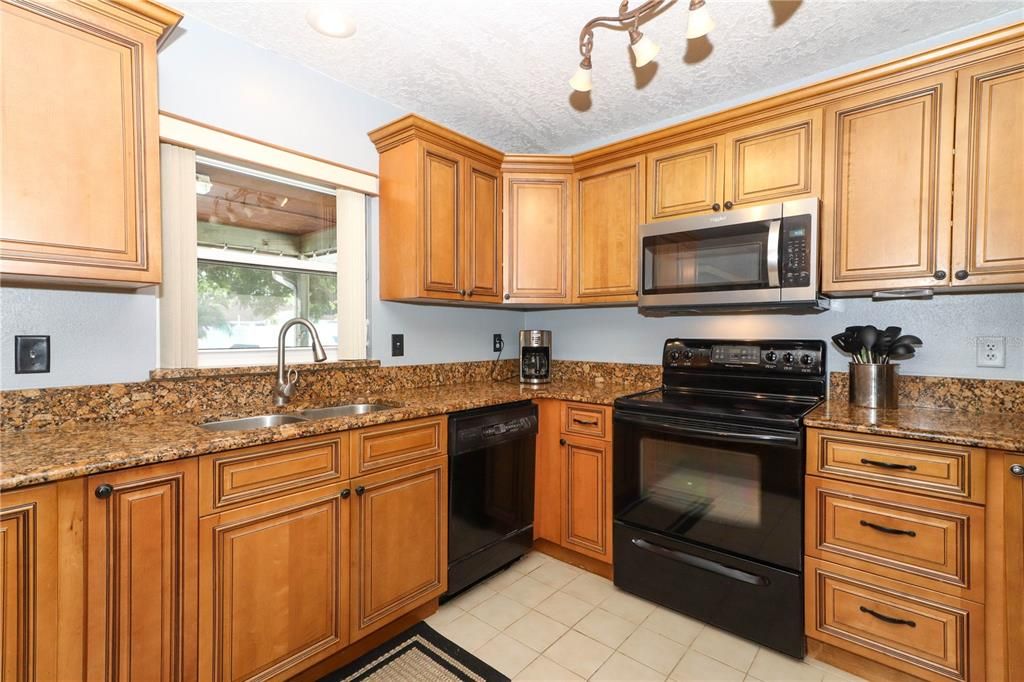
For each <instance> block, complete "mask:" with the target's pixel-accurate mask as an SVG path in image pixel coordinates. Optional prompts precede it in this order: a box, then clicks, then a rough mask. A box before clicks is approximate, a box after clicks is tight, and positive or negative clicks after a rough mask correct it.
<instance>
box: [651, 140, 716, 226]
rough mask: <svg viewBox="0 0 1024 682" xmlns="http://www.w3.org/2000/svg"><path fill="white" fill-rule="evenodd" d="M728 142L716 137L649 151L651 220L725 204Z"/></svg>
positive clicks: (701, 211)
mask: <svg viewBox="0 0 1024 682" xmlns="http://www.w3.org/2000/svg"><path fill="white" fill-rule="evenodd" d="M724 144H725V141H724V138H721V137H714V138H710V139H705V140H697V141H694V142H687V143H685V144H682V145H679V146H677V147H672V148H670V149H665V150H661V151H657V152H654V153H652V154H648V155H647V177H648V178H649V180H648V182H649V183H650V199H649V203H648V206H647V220H649V221H651V222H654V221H657V220H664V219H666V218H675V217H678V216H682V215H689V214H691V213H704V212H706V211H711V210H712V206H713V205H714V204H715V203H716V202H718V203H721V200H722V166H721V163H722V160H721V159H722V147H723V145H724Z"/></svg>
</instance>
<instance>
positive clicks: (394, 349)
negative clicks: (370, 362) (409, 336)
mask: <svg viewBox="0 0 1024 682" xmlns="http://www.w3.org/2000/svg"><path fill="white" fill-rule="evenodd" d="M403 355H405V334H392V335H391V357H393V358H400V357H402V356H403Z"/></svg>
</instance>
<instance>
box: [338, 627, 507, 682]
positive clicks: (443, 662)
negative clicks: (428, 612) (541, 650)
mask: <svg viewBox="0 0 1024 682" xmlns="http://www.w3.org/2000/svg"><path fill="white" fill-rule="evenodd" d="M364 681H366V682H421V681H422V682H509V679H508V678H507V677H505V676H504V675H502V674H501V673H500V672H498V671H497V670H495V669H494V668H492V667H491V666H489V665H487V664H486V663H484V662H483V661H481V660H480V659H479V658H477V657H476V656H474V655H473V654H471V653H469V652H468V651H466V650H465V649H463V648H462V647H460V646H459V645H458V644H456V643H455V642H452V641H450V640H448V639H445V638H444V637H442V636H441V635H439V634H438V633H437V632H436V631H434V630H433V629H432V628H431V627H430V626H429V625H427V624H426V623H417V624H416V625H414V626H412V627H411V628H409V629H408V630H406V631H405V632H403V633H401V634H400V635H397V636H396V637H393V638H391V639H389V640H388V641H387V642H385V643H384V644H381V645H380V646H379V647H377V648H376V649H374V650H373V651H370V652H369V653H367V654H364V655H363V656H361V657H359V658H357V659H356V660H355V661H353V662H352V663H349V664H348V665H347V666H345V667H344V668H341V669H339V670H335V671H334V672H332V673H330V674H328V675H325V676H324V677H321V678H320V682H364Z"/></svg>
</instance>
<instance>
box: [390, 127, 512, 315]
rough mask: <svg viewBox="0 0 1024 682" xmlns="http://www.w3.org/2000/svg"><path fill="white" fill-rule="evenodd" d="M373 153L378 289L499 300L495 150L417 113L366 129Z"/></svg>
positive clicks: (398, 295)
mask: <svg viewBox="0 0 1024 682" xmlns="http://www.w3.org/2000/svg"><path fill="white" fill-rule="evenodd" d="M370 138H371V140H373V142H374V144H375V145H376V146H377V150H378V152H380V192H381V201H380V271H381V272H380V296H381V298H382V299H384V300H391V301H417V300H433V301H457V302H480V303H496V302H499V301H500V300H501V291H500V288H501V264H502V260H501V249H502V245H501V217H500V210H501V184H500V181H499V170H498V169H499V167H500V165H501V159H502V155H501V154H500V153H499V152H497V151H496V150H494V149H491V148H490V147H487V146H485V145H482V144H480V143H478V142H476V141H474V140H471V139H470V138H467V137H464V136H462V135H459V134H458V133H455V132H453V131H451V130H448V129H447V128H444V127H442V126H439V125H437V124H434V123H431V122H430V121H427V120H425V119H422V118H420V117H418V116H414V115H410V116H406V117H404V118H402V119H399V120H398V121H395V122H394V123H391V124H388V125H386V126H384V127H382V128H378V129H377V130H375V131H373V132H372V133H370Z"/></svg>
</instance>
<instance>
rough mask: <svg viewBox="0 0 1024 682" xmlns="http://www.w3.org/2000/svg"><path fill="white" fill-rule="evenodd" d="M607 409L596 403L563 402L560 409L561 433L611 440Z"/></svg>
mask: <svg viewBox="0 0 1024 682" xmlns="http://www.w3.org/2000/svg"><path fill="white" fill-rule="evenodd" d="M610 424H611V420H610V415H609V410H608V408H607V407H600V406H598V405H586V404H583V403H565V407H564V408H563V410H562V433H568V434H573V435H577V436H589V437H591V438H600V439H601V440H611V439H612V430H611V428H610V427H609V425H610Z"/></svg>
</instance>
